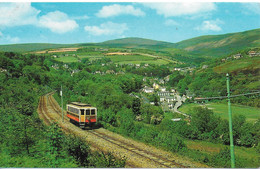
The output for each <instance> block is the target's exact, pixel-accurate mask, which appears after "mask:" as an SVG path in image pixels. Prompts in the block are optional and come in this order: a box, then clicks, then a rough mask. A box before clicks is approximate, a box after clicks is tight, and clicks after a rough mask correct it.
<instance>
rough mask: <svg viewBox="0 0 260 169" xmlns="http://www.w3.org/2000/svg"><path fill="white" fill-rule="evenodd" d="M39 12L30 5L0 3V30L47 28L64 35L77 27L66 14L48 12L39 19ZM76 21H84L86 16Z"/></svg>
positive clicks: (13, 39)
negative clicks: (28, 27) (21, 27)
mask: <svg viewBox="0 0 260 169" xmlns="http://www.w3.org/2000/svg"><path fill="white" fill-rule="evenodd" d="M40 12H41V11H40V10H38V9H36V8H34V7H32V6H31V3H25V2H23V3H0V29H6V28H8V27H15V26H23V25H34V26H38V27H43V28H48V29H50V30H51V31H52V32H55V33H66V32H69V31H72V30H74V29H76V28H77V27H78V24H77V23H76V21H74V20H73V19H69V17H68V16H67V14H65V13H63V12H60V11H55V12H49V13H47V14H46V15H44V16H40V17H39V16H38V15H39V13H40ZM77 19H86V16H82V17H81V18H77ZM6 38H7V37H6ZM8 39H9V40H12V41H17V40H18V39H17V38H8Z"/></svg>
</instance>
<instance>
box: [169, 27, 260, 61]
mask: <svg viewBox="0 0 260 169" xmlns="http://www.w3.org/2000/svg"><path fill="white" fill-rule="evenodd" d="M259 46H260V29H255V30H250V31H245V32H238V33H230V34H223V35H209V36H200V37H196V38H192V39H188V40H184V41H181V42H178V43H176V44H175V45H174V47H175V48H179V49H185V50H186V51H189V52H190V53H193V54H199V55H203V56H212V57H221V56H225V55H228V54H230V53H233V52H236V51H241V50H244V49H246V48H253V47H259Z"/></svg>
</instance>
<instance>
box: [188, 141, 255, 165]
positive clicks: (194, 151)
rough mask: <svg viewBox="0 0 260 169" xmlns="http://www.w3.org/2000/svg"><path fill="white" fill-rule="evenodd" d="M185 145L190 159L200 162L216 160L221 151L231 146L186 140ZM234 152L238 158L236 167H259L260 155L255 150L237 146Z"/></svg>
mask: <svg viewBox="0 0 260 169" xmlns="http://www.w3.org/2000/svg"><path fill="white" fill-rule="evenodd" d="M185 143H186V145H187V148H188V150H189V151H187V152H185V154H186V155H187V156H188V157H190V158H193V159H197V160H198V161H204V160H205V159H208V158H214V157H215V156H217V155H218V154H219V153H220V152H221V151H223V150H225V149H228V148H229V145H223V144H220V143H212V142H208V141H201V140H195V141H193V140H185ZM234 151H235V157H236V166H246V167H248V168H254V167H255V166H258V164H259V153H257V152H256V150H255V148H246V147H239V146H235V147H234ZM238 163H239V164H238Z"/></svg>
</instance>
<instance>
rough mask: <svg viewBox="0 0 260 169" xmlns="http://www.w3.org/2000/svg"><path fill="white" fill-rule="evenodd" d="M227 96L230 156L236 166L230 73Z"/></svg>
mask: <svg viewBox="0 0 260 169" xmlns="http://www.w3.org/2000/svg"><path fill="white" fill-rule="evenodd" d="M226 76H227V94H228V95H227V97H228V116H229V137H230V156H231V168H235V154H234V143H233V130H232V112H231V103H230V90H229V75H228V73H227V75H226Z"/></svg>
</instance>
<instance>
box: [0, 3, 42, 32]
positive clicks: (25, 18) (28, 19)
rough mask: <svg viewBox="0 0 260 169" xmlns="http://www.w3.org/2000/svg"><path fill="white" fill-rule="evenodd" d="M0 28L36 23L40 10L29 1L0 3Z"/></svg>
mask: <svg viewBox="0 0 260 169" xmlns="http://www.w3.org/2000/svg"><path fill="white" fill-rule="evenodd" d="M0 11H1V12H0V28H5V27H13V26H20V25H30V24H36V22H37V15H38V14H39V13H40V10H37V9H35V8H33V7H32V6H31V3H0Z"/></svg>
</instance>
